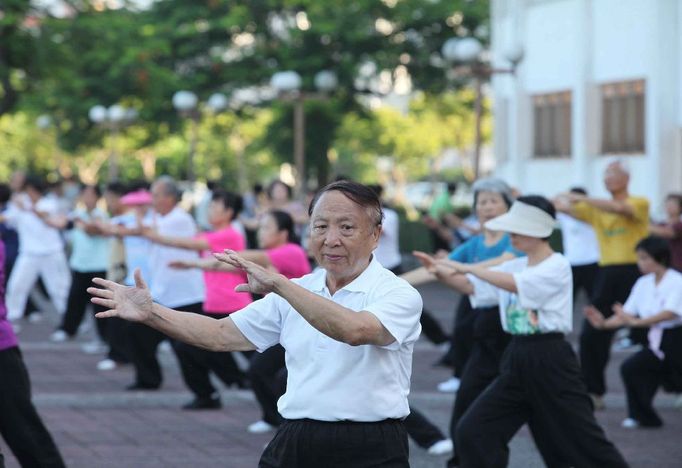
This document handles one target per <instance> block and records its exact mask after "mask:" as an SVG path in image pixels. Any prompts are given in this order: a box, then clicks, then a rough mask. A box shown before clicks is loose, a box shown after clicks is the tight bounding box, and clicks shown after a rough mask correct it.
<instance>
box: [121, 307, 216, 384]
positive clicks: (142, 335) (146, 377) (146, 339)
mask: <svg viewBox="0 0 682 468" xmlns="http://www.w3.org/2000/svg"><path fill="white" fill-rule="evenodd" d="M175 309H177V310H181V311H183V312H193V313H197V314H198V313H201V312H202V311H203V304H202V303H201V302H197V303H195V304H188V305H185V306H179V307H176V308H175ZM129 332H130V357H131V358H132V363H133V366H135V383H136V384H137V385H141V386H145V387H157V388H158V387H160V386H161V382H162V381H163V377H162V375H161V366H160V365H159V360H158V359H157V358H156V349H157V348H158V346H159V344H160V343H161V342H162V341H163V340H165V339H166V335H164V334H163V333H161V332H160V331H158V330H155V329H153V328H151V327H148V326H147V325H143V324H141V323H137V322H133V323H131V324H130V326H129Z"/></svg>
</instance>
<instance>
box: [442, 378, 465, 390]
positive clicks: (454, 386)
mask: <svg viewBox="0 0 682 468" xmlns="http://www.w3.org/2000/svg"><path fill="white" fill-rule="evenodd" d="M460 384H461V382H460V380H459V379H458V378H457V377H450V378H449V379H448V380H446V381H445V382H441V383H439V384H438V391H439V392H443V393H455V392H457V390H459V386H460Z"/></svg>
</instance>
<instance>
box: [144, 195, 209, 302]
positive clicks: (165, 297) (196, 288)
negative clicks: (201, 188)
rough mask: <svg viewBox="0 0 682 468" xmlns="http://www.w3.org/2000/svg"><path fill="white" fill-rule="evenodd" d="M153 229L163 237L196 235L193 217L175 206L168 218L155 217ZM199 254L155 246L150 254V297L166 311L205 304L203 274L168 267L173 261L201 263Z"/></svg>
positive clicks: (198, 271)
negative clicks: (199, 303) (168, 308)
mask: <svg viewBox="0 0 682 468" xmlns="http://www.w3.org/2000/svg"><path fill="white" fill-rule="evenodd" d="M152 225H153V226H154V227H155V228H156V230H157V231H158V233H159V234H160V235H162V236H169V237H193V236H194V235H196V233H197V228H196V225H195V224H194V220H193V219H192V217H191V216H190V215H189V214H188V213H187V212H186V211H184V210H183V209H182V208H180V207H178V206H176V207H175V208H173V210H172V211H171V212H170V213H168V214H167V215H165V216H162V215H160V214H159V213H155V214H154V215H153V217H152ZM198 258H199V254H198V253H197V252H196V251H193V250H188V249H178V248H176V247H168V246H165V245H161V244H152V247H151V249H150V252H149V274H150V277H151V286H150V288H151V294H152V297H153V298H154V301H156V302H158V303H159V304H162V305H164V306H166V307H179V306H183V305H189V304H195V303H197V302H203V301H204V279H203V275H202V273H201V270H196V269H194V270H181V269H174V268H171V267H169V266H168V264H169V263H170V262H171V261H172V260H194V259H198Z"/></svg>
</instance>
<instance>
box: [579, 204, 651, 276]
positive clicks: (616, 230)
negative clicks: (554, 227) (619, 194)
mask: <svg viewBox="0 0 682 468" xmlns="http://www.w3.org/2000/svg"><path fill="white" fill-rule="evenodd" d="M626 203H627V204H628V205H630V206H631V207H632V209H633V210H634V215H633V216H632V217H629V216H623V215H621V214H616V213H610V212H608V211H604V210H602V209H599V208H596V207H594V206H592V205H590V204H589V203H587V202H578V203H576V204H575V205H573V214H574V216H575V217H576V218H578V219H580V220H582V221H585V222H586V223H589V224H591V225H592V227H593V228H594V232H595V234H597V241H598V242H599V249H600V251H601V258H600V260H599V265H601V266H608V265H624V264H632V263H637V255H636V254H635V246H636V245H637V243H638V242H639V241H640V240H642V239H643V238H644V237H646V236H647V234H648V233H649V201H648V200H647V199H646V198H643V197H628V198H627V200H626Z"/></svg>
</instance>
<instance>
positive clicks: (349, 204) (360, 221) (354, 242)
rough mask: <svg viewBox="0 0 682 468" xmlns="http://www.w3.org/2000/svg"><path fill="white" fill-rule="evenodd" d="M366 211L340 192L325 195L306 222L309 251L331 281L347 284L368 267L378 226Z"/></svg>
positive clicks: (377, 236)
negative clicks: (308, 223) (308, 227)
mask: <svg viewBox="0 0 682 468" xmlns="http://www.w3.org/2000/svg"><path fill="white" fill-rule="evenodd" d="M376 221H377V220H376V219H374V218H373V216H372V213H371V211H370V209H368V208H365V207H362V206H360V205H358V204H357V203H355V202H353V201H352V200H350V199H349V198H347V197H346V196H345V195H344V194H343V193H342V192H339V191H338V190H332V191H329V192H325V193H324V194H322V196H321V197H320V198H319V200H317V203H316V204H315V207H314V208H313V213H312V216H311V219H310V223H311V224H310V225H311V229H310V240H311V242H310V248H311V250H312V253H313V256H314V257H315V260H316V261H317V263H318V264H319V265H320V266H321V267H322V268H324V269H325V270H327V275H328V276H330V277H331V278H332V279H333V280H334V281H335V282H337V283H343V285H345V284H348V283H349V282H351V281H352V280H353V279H355V277H356V276H358V275H359V274H360V273H361V272H362V271H363V270H364V269H365V268H366V267H367V265H368V264H369V259H370V256H371V255H372V251H373V250H374V249H376V247H377V242H378V240H379V235H380V234H381V226H379V225H377V222H376Z"/></svg>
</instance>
